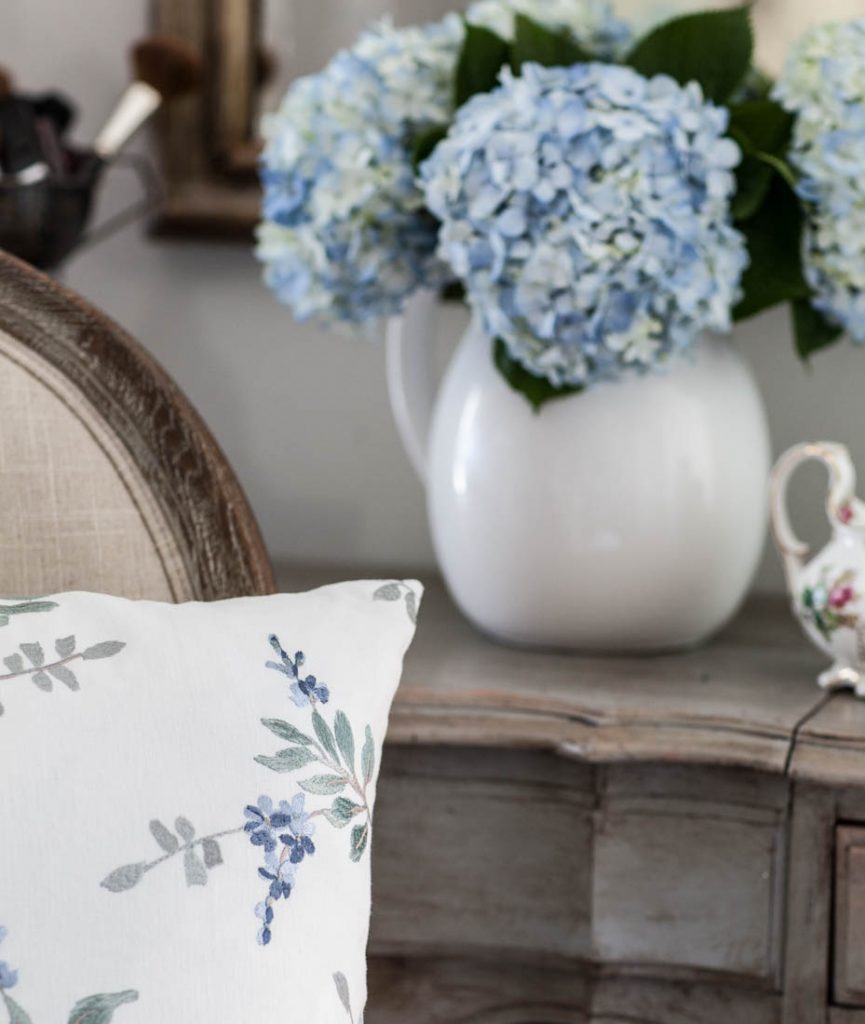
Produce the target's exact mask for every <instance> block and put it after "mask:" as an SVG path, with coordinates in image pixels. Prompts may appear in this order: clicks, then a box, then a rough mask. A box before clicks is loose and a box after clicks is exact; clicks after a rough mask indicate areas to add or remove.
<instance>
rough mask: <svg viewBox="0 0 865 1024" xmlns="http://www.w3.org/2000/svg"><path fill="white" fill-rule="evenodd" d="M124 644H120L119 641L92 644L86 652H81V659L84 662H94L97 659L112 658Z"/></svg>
mask: <svg viewBox="0 0 865 1024" xmlns="http://www.w3.org/2000/svg"><path fill="white" fill-rule="evenodd" d="M125 646H126V644H124V643H121V641H120V640H103V641H102V643H100V644H94V645H93V646H92V647H88V648H87V650H85V651H82V652H81V657H82V658H84V659H85V660H86V661H94V660H96V659H97V658H113V657H114V655H115V654H119V653H120V652H121V651H122V650H123V648H124V647H125Z"/></svg>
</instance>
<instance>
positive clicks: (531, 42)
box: [511, 13, 592, 73]
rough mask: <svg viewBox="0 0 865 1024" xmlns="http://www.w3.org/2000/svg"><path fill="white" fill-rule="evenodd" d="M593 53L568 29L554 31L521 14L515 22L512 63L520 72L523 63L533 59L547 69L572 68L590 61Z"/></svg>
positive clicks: (516, 71)
mask: <svg viewBox="0 0 865 1024" xmlns="http://www.w3.org/2000/svg"><path fill="white" fill-rule="evenodd" d="M591 59H592V55H591V54H590V53H589V52H588V51H587V50H584V49H583V47H582V46H580V44H579V43H578V42H577V41H576V39H574V37H573V35H571V33H570V32H569V31H568V30H567V29H565V30H562V31H554V30H553V29H550V28H547V27H546V26H544V25H541V24H540V23H539V22H537V21H535V20H534V18H529V17H527V16H526V15H525V14H519V13H518V14H517V16H516V18H515V21H514V45H513V52H512V54H511V66H512V67H513V69H514V72H515V73H519V72H520V70H521V69H522V66H523V64H527V63H528V62H529V61H533V62H534V63H536V64H543V65H544V67H547V68H563V67H571V65H573V64H583V63H585V62H586V61H590V60H591Z"/></svg>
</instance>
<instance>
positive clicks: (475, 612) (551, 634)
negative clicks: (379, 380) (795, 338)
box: [388, 294, 769, 651]
mask: <svg viewBox="0 0 865 1024" xmlns="http://www.w3.org/2000/svg"><path fill="white" fill-rule="evenodd" d="M438 315H439V314H438V306H437V300H436V299H435V298H434V297H433V296H432V295H430V294H426V295H421V296H418V297H416V298H415V299H414V300H413V301H412V303H411V304H410V306H409V309H408V310H407V311H406V314H405V315H404V316H403V317H402V318H400V319H399V320H395V321H393V322H392V323H391V324H390V327H389V332H388V374H389V386H390V393H391V401H392V404H393V410H394V415H395V418H396V422H397V425H398V427H399V430H400V433H401V435H402V439H403V442H404V444H405V447H406V450H407V452H408V454H409V456H410V458H411V460H412V462H413V463H414V465H415V467H416V469H417V471H418V473H419V474H420V475H421V477H422V479H423V480H424V482H425V483H426V487H427V497H428V508H429V517H430V524H431V528H432V535H433V541H434V544H435V549H436V553H437V556H438V560H439V564H440V566H441V569H442V572H443V574H444V577H445V579H446V581H447V583H448V586H449V588H450V590H451V592H452V594H453V596H454V598H455V600H456V601H457V603H458V604H459V606H460V608H461V609H462V610H463V612H464V613H465V614H466V615H467V616H468V617H469V618H470V619H471V620H472V621H473V622H474V623H475V624H476V625H477V626H479V627H480V628H481V629H482V630H484V631H485V632H487V633H490V634H492V635H494V636H495V637H497V638H499V639H502V640H505V641H508V642H512V643H516V644H524V645H531V646H540V647H560V648H569V649H581V650H586V651H651V650H663V649H674V648H681V647H688V646H691V645H694V644H697V643H700V642H701V641H703V640H705V639H706V638H707V637H708V636H709V635H710V634H712V633H713V632H715V631H716V630H717V629H718V628H719V627H721V626H722V625H723V624H724V623H725V622H726V621H727V620H728V619H729V618H730V616H731V615H732V614H733V613H734V612H735V610H736V608H737V607H738V605H739V603H740V601H741V600H742V598H743V596H744V594H745V592H746V590H747V588H748V586H749V583H750V582H751V579H752V576H753V573H754V571H755V568H756V565H757V561H758V558H759V556H760V552H761V549H762V545H763V540H764V536H765V529H766V497H765V491H766V478H767V475H768V471H769V440H768V431H767V427H766V419H765V414H764V410H763V405H762V401H761V398H760V395H759V392H758V390H757V387H756V385H755V383H754V380H753V377H752V375H751V371H750V369H749V367H748V365H747V364H746V362H745V361H744V360H743V359H742V358H741V356H740V355H739V354H738V353H737V352H736V351H735V349H734V348H733V346H732V345H731V344H730V343H729V341H728V340H726V339H721V338H716V337H713V338H705V339H703V340H701V342H700V343H699V345H698V346H697V350H696V352H695V353H694V355H693V357H692V358H689V357H680V358H679V359H678V360H677V361H676V362H675V363H674V364H673V365H671V366H670V368H669V369H668V370H667V371H666V372H665V373H658V374H652V375H648V376H644V377H639V376H637V375H634V376H632V377H630V378H628V379H625V380H621V381H618V382H615V383H610V384H605V385H601V386H598V387H596V388H594V389H592V390H591V391H589V392H587V393H585V394H580V395H572V396H570V397H567V398H561V399H557V400H555V401H553V402H550V403H548V404H547V405H545V406H544V407H543V408H542V409H541V411H540V412H539V413H535V412H533V410H532V409H531V407H530V406H529V404H528V403H527V401H526V400H525V398H524V397H523V396H522V395H521V394H518V393H517V392H515V391H513V390H512V389H511V388H510V387H509V386H508V384H507V383H506V382H505V380H504V379H503V378H502V377H501V375H500V374H499V372H498V371H497V370H496V368H495V366H494V365H493V360H492V345H491V343H490V340H489V339H488V338H487V337H485V335H484V333H483V331H482V329H481V328H480V326H479V324H478V323H477V321H473V322H472V324H471V326H470V327H469V329H468V331H467V332H466V334H465V336H464V337H463V339H462V341H461V342H460V343H459V345H458V347H457V350H456V352H455V354H454V356H453V359H452V360H451V363H450V366H449V367H448V369H447V372H446V374H445V377H444V380H443V382H442V385H441V388H440V389H439V393H438V397H436V394H435V390H436V389H435V380H434V373H433V369H432V367H433V347H434V345H433V341H434V330H433V328H434V326H435V323H436V318H437V316H438Z"/></svg>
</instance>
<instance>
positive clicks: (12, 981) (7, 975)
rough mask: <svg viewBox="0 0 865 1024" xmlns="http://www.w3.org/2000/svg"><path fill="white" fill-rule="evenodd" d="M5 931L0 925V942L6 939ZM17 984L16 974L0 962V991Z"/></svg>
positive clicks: (7, 965)
mask: <svg viewBox="0 0 865 1024" xmlns="http://www.w3.org/2000/svg"><path fill="white" fill-rule="evenodd" d="M6 935H7V932H6V929H5V928H4V927H3V926H2V925H0V942H2V941H3V940H4V939H5V938H6ZM17 984H18V972H17V971H14V970H13V969H12V968H11V967H10V966H9V964H7V963H6V961H5V960H0V991H2V990H3V989H6V988H12V987H13V986H15V985H17Z"/></svg>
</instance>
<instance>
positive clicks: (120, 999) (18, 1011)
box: [0, 927, 138, 1024]
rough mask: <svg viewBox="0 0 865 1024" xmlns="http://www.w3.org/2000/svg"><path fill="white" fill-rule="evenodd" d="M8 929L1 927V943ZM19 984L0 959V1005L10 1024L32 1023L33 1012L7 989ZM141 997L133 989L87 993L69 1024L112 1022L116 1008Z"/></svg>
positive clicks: (74, 1008)
mask: <svg viewBox="0 0 865 1024" xmlns="http://www.w3.org/2000/svg"><path fill="white" fill-rule="evenodd" d="M6 934H7V933H6V929H5V928H3V927H0V942H2V941H3V940H4V939H5V938H6ZM17 983H18V972H17V971H13V970H12V968H11V967H10V966H9V964H7V963H6V962H5V961H4V960H0V1005H2V1006H3V1007H5V1009H6V1012H7V1014H8V1015H9V1024H33V1022H32V1020H31V1018H30V1015H29V1014H28V1013H26V1012H25V1010H24V1009H23V1008H22V1007H21V1006H20V1005H19V1004H18V1003H16V1002H15V1000H14V999H13V998H12V996H10V995H9V992H8V990H9V989H10V988H14V986H15V985H16V984H17ZM136 999H138V993H137V992H135V991H134V990H133V989H127V990H126V991H125V992H103V993H100V994H99V995H95V996H88V997H87V998H86V999H79V1000H78V1002H77V1003H76V1004H75V1005H74V1006H73V1007H72V1011H71V1012H70V1014H69V1019H68V1024H82V1022H83V1021H93V1022H94V1024H96V1022H98V1024H110V1021H111V1020H112V1018H113V1017H114V1011H115V1010H116V1009H117V1008H118V1007H119V1006H122V1005H123V1004H124V1003H134V1002H135V1001H136Z"/></svg>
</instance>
